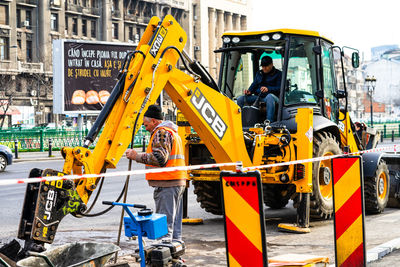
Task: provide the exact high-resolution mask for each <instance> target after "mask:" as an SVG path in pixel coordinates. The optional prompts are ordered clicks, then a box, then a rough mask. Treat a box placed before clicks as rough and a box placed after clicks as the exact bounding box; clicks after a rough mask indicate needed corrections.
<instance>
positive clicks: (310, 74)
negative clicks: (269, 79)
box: [217, 29, 339, 132]
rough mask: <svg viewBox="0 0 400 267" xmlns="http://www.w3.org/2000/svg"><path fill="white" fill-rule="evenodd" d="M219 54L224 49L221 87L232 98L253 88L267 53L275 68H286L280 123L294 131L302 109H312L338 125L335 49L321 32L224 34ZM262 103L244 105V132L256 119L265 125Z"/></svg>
mask: <svg viewBox="0 0 400 267" xmlns="http://www.w3.org/2000/svg"><path fill="white" fill-rule="evenodd" d="M217 52H222V53H223V55H222V61H221V76H220V77H221V78H220V79H219V88H221V91H222V92H223V93H224V94H226V95H227V96H228V97H230V98H231V99H233V100H237V99H238V97H239V96H241V95H243V92H244V90H245V89H248V88H249V87H250V85H251V83H252V82H253V80H254V78H255V75H256V73H257V71H259V70H260V61H261V58H262V57H263V56H265V55H268V56H270V57H271V58H272V60H273V64H274V66H275V68H276V69H278V70H280V71H282V81H281V86H280V97H279V103H278V104H277V107H276V108H275V121H276V123H279V124H284V125H285V126H286V127H287V129H289V131H291V132H295V131H296V128H297V127H296V123H295V116H296V114H297V109H298V108H300V107H312V108H313V112H314V115H315V116H320V117H324V119H325V121H326V120H327V121H330V123H331V124H337V123H338V119H339V97H337V96H338V94H337V93H336V92H337V89H336V88H337V86H336V77H335V71H334V70H335V68H334V49H333V48H332V42H331V41H329V40H327V39H325V38H323V37H321V36H320V35H319V34H318V33H317V32H312V31H301V30H288V29H284V30H275V31H266V32H253V33H251V32H248V33H244V32H236V33H235V32H229V33H225V34H224V36H223V47H222V48H221V49H219V50H217ZM320 66H321V67H322V68H321V67H320ZM257 105H258V106H257V107H253V109H252V108H243V109H242V124H243V129H244V130H248V129H249V128H252V127H254V125H255V124H257V123H258V124H261V125H265V124H264V122H265V119H266V116H265V103H260V104H257ZM254 108H257V109H258V112H254ZM246 113H249V114H246ZM315 116H314V117H315Z"/></svg>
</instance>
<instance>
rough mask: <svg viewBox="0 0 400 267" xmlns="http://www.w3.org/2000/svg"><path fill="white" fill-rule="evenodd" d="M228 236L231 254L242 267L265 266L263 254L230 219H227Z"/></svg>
mask: <svg viewBox="0 0 400 267" xmlns="http://www.w3.org/2000/svg"><path fill="white" fill-rule="evenodd" d="M226 235H227V242H228V250H229V253H230V254H231V255H232V257H234V258H235V260H236V261H237V262H238V263H239V264H240V265H241V266H251V267H253V266H263V254H262V252H261V251H259V250H258V249H257V248H256V247H255V246H254V245H253V243H251V242H250V241H249V240H248V239H247V237H246V236H245V235H244V234H243V233H242V232H241V231H240V230H239V229H238V228H237V227H236V225H234V224H233V223H232V221H231V220H230V219H229V218H228V217H226ZM260 242H261V240H260Z"/></svg>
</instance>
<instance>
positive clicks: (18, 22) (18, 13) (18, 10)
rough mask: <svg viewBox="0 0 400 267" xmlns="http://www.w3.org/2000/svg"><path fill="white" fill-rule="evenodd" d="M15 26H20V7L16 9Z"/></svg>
mask: <svg viewBox="0 0 400 267" xmlns="http://www.w3.org/2000/svg"><path fill="white" fill-rule="evenodd" d="M16 20H17V28H21V9H17V18H16Z"/></svg>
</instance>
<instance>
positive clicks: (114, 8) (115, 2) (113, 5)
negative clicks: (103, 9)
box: [111, 0, 119, 11]
mask: <svg viewBox="0 0 400 267" xmlns="http://www.w3.org/2000/svg"><path fill="white" fill-rule="evenodd" d="M118 2H119V1H118V0H113V1H112V6H111V11H115V10H118Z"/></svg>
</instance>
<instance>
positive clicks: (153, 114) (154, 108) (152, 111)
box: [144, 105, 163, 120]
mask: <svg viewBox="0 0 400 267" xmlns="http://www.w3.org/2000/svg"><path fill="white" fill-rule="evenodd" d="M144 116H145V117H147V118H153V119H156V120H162V119H163V115H162V112H161V107H160V106H158V105H150V106H149V108H148V109H147V111H146V112H145V113H144Z"/></svg>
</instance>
